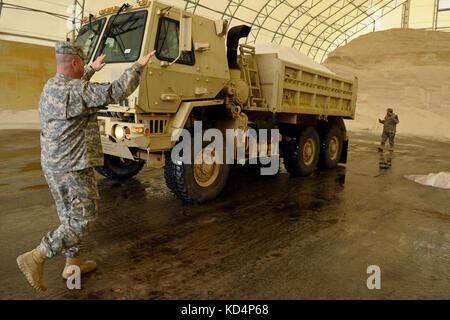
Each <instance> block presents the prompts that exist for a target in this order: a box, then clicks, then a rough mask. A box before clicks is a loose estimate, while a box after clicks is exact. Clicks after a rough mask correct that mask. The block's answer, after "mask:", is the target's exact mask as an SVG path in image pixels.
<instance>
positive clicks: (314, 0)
mask: <svg viewBox="0 0 450 320" xmlns="http://www.w3.org/2000/svg"><path fill="white" fill-rule="evenodd" d="M338 1H342V0H338ZM338 1H336V2H338ZM321 2H323V1H321V0H307V1H303V3H302V4H300V5H298V6H295V7H292V9H293V10H292V11H291V12H290V13H289V14H288V15H287V16H286V17H285V18H284V20H283V22H282V23H281V24H280V25H279V26H278V28H277V30H276V31H275V33H274V35H273V37H272V42H276V43H278V44H280V43H281V42H282V40H283V39H284V38H291V37H288V36H287V35H286V33H287V31H288V30H289V29H292V28H294V27H295V29H298V30H300V31H302V30H304V29H305V28H306V27H307V26H308V23H306V24H305V25H303V28H302V29H300V28H297V27H296V26H295V24H296V22H297V21H298V19H299V18H300V17H302V15H306V16H308V17H309V18H311V19H310V20H309V22H314V23H316V24H317V22H315V19H316V18H317V17H316V16H312V15H311V14H310V13H309V10H311V9H313V8H315V7H316V6H317V5H319V4H322V3H321ZM305 3H306V4H305ZM305 7H306V8H305ZM291 19H293V20H291ZM286 21H287V22H286ZM322 23H323V22H322ZM325 25H327V26H328V27H329V28H331V29H336V28H335V27H334V26H333V25H330V24H328V23H325ZM283 28H286V29H283ZM336 31H338V30H337V29H336ZM299 34H300V32H299ZM309 34H312V33H307V35H309ZM312 35H313V36H314V34H312ZM297 38H298V37H297ZM277 40H278V41H277ZM294 42H295V41H294Z"/></svg>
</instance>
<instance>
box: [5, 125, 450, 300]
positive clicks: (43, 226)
mask: <svg viewBox="0 0 450 320" xmlns="http://www.w3.org/2000/svg"><path fill="white" fill-rule="evenodd" d="M397 141H398V146H397V148H396V151H395V153H394V154H393V157H392V159H391V163H392V166H391V167H388V169H380V160H381V162H382V165H381V167H383V168H386V167H387V166H386V165H385V164H384V163H386V162H389V159H384V158H382V157H381V158H380V155H379V153H378V152H377V151H376V144H377V142H378V137H375V136H371V135H363V134H351V143H350V152H349V163H348V164H347V166H346V167H339V168H338V169H336V170H331V171H319V172H317V173H316V174H315V175H314V176H312V177H308V178H290V177H289V176H288V174H287V173H286V172H285V171H284V170H283V171H282V172H281V174H279V175H278V176H275V177H259V176H257V175H255V174H253V173H251V172H248V171H246V170H244V169H239V170H235V171H234V172H233V173H232V177H231V180H230V182H229V184H228V186H227V188H226V190H225V192H224V194H223V196H222V197H221V198H220V199H218V200H216V201H214V202H213V203H211V204H208V205H203V206H188V205H184V204H183V203H181V202H180V201H178V200H176V199H174V198H173V197H172V196H171V195H170V193H169V191H168V190H167V188H166V187H165V183H164V178H163V172H162V170H150V169H146V170H144V171H143V172H142V173H140V174H139V175H138V176H137V177H136V179H133V180H131V181H128V182H125V183H117V182H112V181H108V180H106V179H104V178H101V177H99V189H100V193H101V197H102V199H101V203H100V214H99V218H98V219H97V221H96V222H95V223H94V224H93V225H92V231H91V232H90V234H89V235H88V236H87V237H86V242H85V245H84V247H83V248H84V250H85V252H86V253H85V254H84V256H85V257H88V258H95V259H97V261H98V263H99V268H98V270H97V271H96V272H95V273H92V274H90V275H86V276H84V277H83V279H82V287H83V289H82V290H79V291H69V290H68V289H67V288H66V283H65V281H64V280H63V279H62V278H61V275H60V274H61V271H62V268H63V264H64V259H63V257H57V258H55V259H53V260H51V261H49V262H47V263H46V265H45V276H46V279H47V282H48V284H49V288H50V289H49V290H48V291H47V292H46V293H43V294H42V293H37V292H35V291H34V289H32V288H31V287H30V286H29V285H28V283H27V282H26V280H25V278H24V277H23V275H22V274H21V273H20V271H19V270H18V268H17V266H16V262H15V259H16V256H17V255H18V254H21V253H23V252H24V251H27V250H29V249H32V248H34V247H35V246H36V245H37V244H39V241H40V239H41V237H42V236H43V235H44V234H45V233H46V232H47V231H49V230H51V229H53V228H55V227H57V226H58V218H57V215H56V210H55V205H54V203H53V200H52V198H51V194H50V192H49V190H48V187H47V185H46V182H45V179H44V177H43V175H42V172H41V170H40V165H39V132H38V131H0V203H1V209H2V210H1V213H0V247H1V258H0V299H397V298H400V299H416V298H419V299H435V298H437V299H449V298H450V263H449V262H450V191H448V190H442V189H435V188H431V187H425V186H422V185H418V184H415V183H414V182H412V181H409V180H406V179H405V178H403V176H404V175H406V174H427V173H430V172H440V171H448V170H449V166H450V161H449V159H450V148H449V144H448V143H447V144H445V143H442V142H432V141H426V140H422V139H415V138H405V137H402V136H400V137H398V139H397ZM384 156H387V154H385V155H384ZM369 265H378V266H380V268H381V286H382V288H381V290H368V289H367V287H366V280H367V278H368V276H369V275H368V274H367V273H366V269H367V267H368V266H369Z"/></svg>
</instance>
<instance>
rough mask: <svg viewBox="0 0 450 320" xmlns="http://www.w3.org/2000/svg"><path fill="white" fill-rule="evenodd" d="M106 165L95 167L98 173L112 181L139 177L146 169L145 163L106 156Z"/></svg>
mask: <svg viewBox="0 0 450 320" xmlns="http://www.w3.org/2000/svg"><path fill="white" fill-rule="evenodd" d="M104 157H105V161H104V165H103V166H101V167H95V170H97V172H98V173H100V174H101V175H102V176H105V177H106V178H109V179H112V180H124V179H129V178H132V177H134V176H135V175H137V174H138V173H139V172H140V171H141V170H142V168H143V167H144V164H145V162H144V161H134V160H130V159H123V158H119V157H115V156H111V155H109V154H105V156H104Z"/></svg>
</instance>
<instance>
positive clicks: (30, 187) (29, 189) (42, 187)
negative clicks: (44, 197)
mask: <svg viewBox="0 0 450 320" xmlns="http://www.w3.org/2000/svg"><path fill="white" fill-rule="evenodd" d="M43 189H48V186H47V185H46V184H41V185H38V186H29V187H24V188H20V191H33V190H43Z"/></svg>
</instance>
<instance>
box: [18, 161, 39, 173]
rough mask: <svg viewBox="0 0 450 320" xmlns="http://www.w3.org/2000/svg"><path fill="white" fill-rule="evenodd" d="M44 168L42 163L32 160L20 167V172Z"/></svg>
mask: <svg viewBox="0 0 450 320" xmlns="http://www.w3.org/2000/svg"><path fill="white" fill-rule="evenodd" d="M36 170H42V167H41V164H40V163H39V162H31V163H28V164H26V165H25V166H23V167H22V168H20V172H29V171H36Z"/></svg>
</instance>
